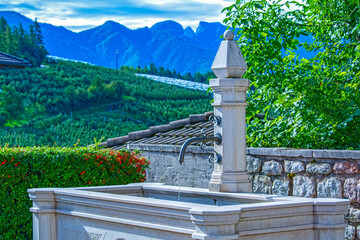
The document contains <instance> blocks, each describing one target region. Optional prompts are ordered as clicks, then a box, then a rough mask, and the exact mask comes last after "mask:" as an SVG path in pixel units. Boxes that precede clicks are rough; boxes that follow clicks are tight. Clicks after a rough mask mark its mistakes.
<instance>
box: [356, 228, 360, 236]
mask: <svg viewBox="0 0 360 240" xmlns="http://www.w3.org/2000/svg"><path fill="white" fill-rule="evenodd" d="M356 236H357V237H358V239H359V238H360V226H357V227H356Z"/></svg>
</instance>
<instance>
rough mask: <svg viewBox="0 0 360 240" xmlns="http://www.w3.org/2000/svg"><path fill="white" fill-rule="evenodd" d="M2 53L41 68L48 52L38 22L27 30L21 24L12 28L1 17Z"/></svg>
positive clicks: (0, 45) (0, 44) (0, 39)
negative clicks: (22, 59)
mask: <svg viewBox="0 0 360 240" xmlns="http://www.w3.org/2000/svg"><path fill="white" fill-rule="evenodd" d="M0 51H2V52H5V53H8V54H12V55H15V56H17V57H21V58H24V59H26V60H27V61H29V62H30V63H31V64H32V65H33V66H40V64H41V63H42V61H43V60H44V59H45V57H46V55H47V54H48V52H47V50H46V49H45V47H44V41H43V36H42V33H41V27H40V24H39V23H38V22H37V20H35V21H34V23H33V24H30V25H29V29H28V30H25V29H24V28H23V26H22V24H21V23H20V24H19V26H10V25H9V24H8V23H7V21H6V20H5V19H4V18H3V17H0Z"/></svg>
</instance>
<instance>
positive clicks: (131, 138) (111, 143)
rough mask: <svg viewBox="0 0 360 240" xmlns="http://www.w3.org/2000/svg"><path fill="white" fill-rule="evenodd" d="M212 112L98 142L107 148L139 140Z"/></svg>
mask: <svg viewBox="0 0 360 240" xmlns="http://www.w3.org/2000/svg"><path fill="white" fill-rule="evenodd" d="M213 113H214V112H206V113H203V114H194V115H190V116H189V117H188V118H185V119H181V120H177V121H173V122H170V123H169V124H165V125H159V126H153V127H150V128H149V129H146V130H141V131H136V132H130V133H129V134H128V135H126V136H122V137H116V138H110V139H107V140H106V142H102V143H101V144H100V146H104V147H108V148H109V147H113V146H116V145H120V144H123V143H125V142H128V141H135V140H139V139H141V138H146V137H151V136H154V135H155V134H157V133H162V132H167V131H169V130H173V129H176V128H181V127H184V126H185V125H187V124H191V123H198V122H202V121H205V120H208V119H209V117H210V116H211V115H212V114H213Z"/></svg>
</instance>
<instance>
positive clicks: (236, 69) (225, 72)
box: [211, 30, 247, 78]
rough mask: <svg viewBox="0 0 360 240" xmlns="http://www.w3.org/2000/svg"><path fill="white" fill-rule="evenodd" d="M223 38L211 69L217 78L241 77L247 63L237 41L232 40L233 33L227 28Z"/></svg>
mask: <svg viewBox="0 0 360 240" xmlns="http://www.w3.org/2000/svg"><path fill="white" fill-rule="evenodd" d="M224 38H225V41H222V42H221V44H220V47H219V50H218V52H217V54H216V56H215V59H214V62H213V64H212V66H211V70H213V72H214V73H215V75H216V77H218V78H241V77H242V76H243V75H244V73H245V71H246V70H247V65H246V62H245V60H244V57H243V55H242V53H241V51H240V48H239V46H238V44H237V42H236V41H233V39H234V33H233V32H232V31H230V30H227V31H225V33H224Z"/></svg>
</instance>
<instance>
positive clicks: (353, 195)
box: [344, 178, 359, 201]
mask: <svg viewBox="0 0 360 240" xmlns="http://www.w3.org/2000/svg"><path fill="white" fill-rule="evenodd" d="M358 183H359V181H358V180H357V179H355V178H349V179H346V180H345V183H344V197H347V198H349V200H350V201H356V200H357V198H358V194H357V191H356V190H357V185H358Z"/></svg>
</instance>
